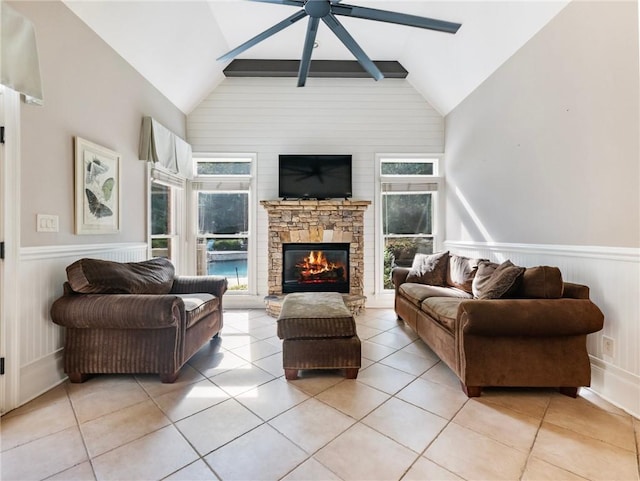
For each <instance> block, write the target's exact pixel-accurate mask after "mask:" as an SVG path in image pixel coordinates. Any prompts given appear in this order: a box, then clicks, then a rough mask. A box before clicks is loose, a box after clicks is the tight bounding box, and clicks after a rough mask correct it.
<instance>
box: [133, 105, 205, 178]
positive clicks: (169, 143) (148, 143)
mask: <svg viewBox="0 0 640 481" xmlns="http://www.w3.org/2000/svg"><path fill="white" fill-rule="evenodd" d="M139 156H140V160H146V161H148V162H153V163H154V164H156V165H158V166H161V167H162V168H164V169H166V170H168V171H169V172H173V173H174V174H177V175H179V176H180V177H184V178H185V179H191V178H193V162H192V150H191V145H189V144H188V143H187V142H186V141H184V140H183V139H181V138H180V137H178V136H177V135H176V134H174V133H173V132H171V131H170V130H169V129H168V128H166V127H165V126H164V125H162V124H161V123H160V122H158V121H157V120H155V119H153V118H151V117H143V119H142V130H141V132H140V152H139Z"/></svg>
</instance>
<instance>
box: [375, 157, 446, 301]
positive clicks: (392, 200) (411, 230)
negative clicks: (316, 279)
mask: <svg viewBox="0 0 640 481" xmlns="http://www.w3.org/2000/svg"><path fill="white" fill-rule="evenodd" d="M439 160H440V159H439V158H435V157H426V156H418V155H403V156H383V155H381V156H378V161H379V171H378V172H379V194H380V196H379V199H380V202H379V209H378V210H379V218H380V223H379V225H380V226H381V228H380V230H381V232H380V233H379V235H380V245H381V249H379V250H378V251H379V252H380V251H381V254H380V255H379V256H378V265H379V266H381V267H379V268H378V269H377V272H380V273H381V275H380V276H379V279H378V282H377V285H378V287H379V288H381V289H382V290H385V289H393V284H392V283H391V279H390V274H391V269H392V268H393V267H395V266H404V267H410V266H411V263H412V261H413V256H414V255H415V254H416V253H425V254H431V253H433V252H434V251H435V250H436V241H437V239H436V235H437V232H438V221H439V216H438V215H437V212H438V209H437V207H438V199H437V193H438V190H439V189H440V185H441V181H442V179H441V178H440V177H438V164H439Z"/></svg>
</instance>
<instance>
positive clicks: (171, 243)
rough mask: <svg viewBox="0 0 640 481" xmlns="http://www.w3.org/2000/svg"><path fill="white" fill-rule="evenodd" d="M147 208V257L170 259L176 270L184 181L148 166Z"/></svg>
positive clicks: (179, 264)
mask: <svg viewBox="0 0 640 481" xmlns="http://www.w3.org/2000/svg"><path fill="white" fill-rule="evenodd" d="M150 180H151V181H150V187H149V192H150V203H149V205H150V206H151V207H150V209H149V217H150V221H149V224H150V227H149V232H150V235H149V238H150V239H149V245H150V249H151V257H165V258H167V259H170V260H171V262H173V265H174V266H175V267H176V272H179V271H180V268H181V252H180V241H179V239H180V234H181V232H183V229H182V222H183V219H184V215H183V213H182V209H183V202H182V196H183V192H184V180H183V179H180V178H178V177H175V176H174V175H173V174H170V173H168V172H164V171H162V170H159V169H155V168H151V174H150Z"/></svg>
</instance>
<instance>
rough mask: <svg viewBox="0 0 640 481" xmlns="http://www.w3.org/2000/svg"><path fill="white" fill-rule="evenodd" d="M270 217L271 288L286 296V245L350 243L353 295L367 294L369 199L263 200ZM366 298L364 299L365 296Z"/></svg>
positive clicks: (271, 292)
mask: <svg viewBox="0 0 640 481" xmlns="http://www.w3.org/2000/svg"><path fill="white" fill-rule="evenodd" d="M260 204H261V205H262V206H263V207H264V208H265V209H266V211H267V214H268V217H269V246H268V263H269V274H268V288H269V296H268V297H271V298H272V299H275V298H277V297H278V296H281V295H282V244H283V243H289V242H302V243H314V242H344V243H349V280H350V286H349V287H350V291H349V295H350V296H358V297H362V295H363V292H364V287H363V275H364V212H365V211H366V210H367V208H368V207H369V205H370V204H371V201H368V200H262V201H260ZM363 299H364V297H363Z"/></svg>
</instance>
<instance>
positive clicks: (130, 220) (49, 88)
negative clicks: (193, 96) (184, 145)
mask: <svg viewBox="0 0 640 481" xmlns="http://www.w3.org/2000/svg"><path fill="white" fill-rule="evenodd" d="M10 4H11V6H12V7H13V8H14V9H16V10H18V11H19V12H20V13H22V14H23V15H24V16H25V17H27V18H28V19H29V20H31V22H33V24H34V27H35V31H36V38H37V42H38V54H39V59H40V69H41V73H42V83H43V89H44V96H45V98H44V106H42V107H39V106H33V105H26V104H23V107H22V112H21V117H22V126H21V135H22V145H21V150H22V165H21V171H22V179H21V182H20V190H21V199H20V211H21V224H22V229H21V245H22V246H30V247H31V246H45V245H60V244H65V245H70V244H93V243H111V242H146V240H147V239H146V191H145V185H146V175H147V171H146V167H145V163H144V162H142V161H140V160H138V144H139V139H140V126H141V123H142V117H143V116H147V115H150V116H152V117H154V118H156V119H157V120H158V121H159V122H160V123H162V124H163V125H165V126H167V127H168V128H169V129H171V130H172V131H173V132H175V133H176V134H178V135H180V136H182V137H184V132H185V120H186V118H185V116H184V114H183V113H182V112H181V111H180V110H179V109H178V108H177V107H175V106H174V105H173V104H171V102H169V100H167V98H166V97H164V96H163V95H162V94H160V92H158V90H156V89H155V88H154V87H153V86H152V85H151V84H149V82H147V81H146V80H145V79H144V78H143V77H142V76H141V75H140V74H139V73H138V72H137V71H135V70H134V69H133V67H131V66H130V65H129V64H128V63H127V62H125V60H124V59H123V58H122V57H120V56H119V55H118V54H117V53H116V52H115V51H113V49H111V47H109V46H108V45H107V44H106V43H105V42H104V41H103V40H102V39H101V38H100V37H98V36H97V35H96V34H95V33H94V32H93V31H92V30H90V29H89V27H87V26H86V25H85V24H84V23H83V22H82V21H81V20H80V19H79V18H78V17H77V16H76V15H75V14H74V13H73V12H72V11H71V10H69V9H68V8H67V7H66V6H65V5H64V4H63V3H62V2H59V1H36V2H10ZM75 136H80V137H82V138H84V139H86V140H89V141H91V142H95V143H97V144H100V145H103V146H105V147H107V148H109V149H111V150H115V151H117V152H119V153H120V154H121V155H122V171H121V172H122V175H121V178H122V189H121V193H122V207H123V208H122V218H121V223H122V227H121V231H120V232H119V233H118V234H115V235H114V234H110V235H102V236H96V235H89V236H87V235H83V236H78V235H75V234H74V171H73V166H74V163H73V138H74V137H75ZM37 214H53V215H57V216H58V217H59V224H60V231H59V232H57V233H43V232H36V215H37Z"/></svg>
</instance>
